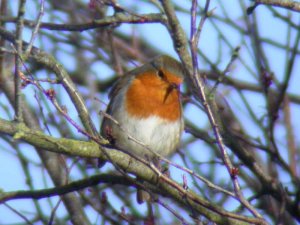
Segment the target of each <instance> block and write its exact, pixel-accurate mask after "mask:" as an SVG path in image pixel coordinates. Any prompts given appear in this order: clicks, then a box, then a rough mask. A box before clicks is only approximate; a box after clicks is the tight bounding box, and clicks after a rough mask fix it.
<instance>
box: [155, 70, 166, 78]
mask: <svg viewBox="0 0 300 225" xmlns="http://www.w3.org/2000/svg"><path fill="white" fill-rule="evenodd" d="M157 76H159V77H160V78H164V77H165V74H164V72H163V71H162V70H159V71H157Z"/></svg>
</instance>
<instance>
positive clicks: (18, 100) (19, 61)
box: [14, 0, 26, 122]
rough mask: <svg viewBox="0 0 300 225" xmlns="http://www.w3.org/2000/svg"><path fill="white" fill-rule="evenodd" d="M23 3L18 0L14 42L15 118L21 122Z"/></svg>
mask: <svg viewBox="0 0 300 225" xmlns="http://www.w3.org/2000/svg"><path fill="white" fill-rule="evenodd" d="M25 4H26V0H20V2H19V10H18V17H17V28H16V42H15V45H16V47H15V49H16V52H17V54H16V55H15V76H14V82H15V117H16V118H15V119H16V120H17V121H18V122H23V113H22V95H21V80H20V76H19V75H20V72H21V70H22V59H21V58H22V55H23V52H22V51H23V50H22V47H23V40H22V34H23V27H24V14H25Z"/></svg>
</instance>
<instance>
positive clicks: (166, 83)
mask: <svg viewBox="0 0 300 225" xmlns="http://www.w3.org/2000/svg"><path fill="white" fill-rule="evenodd" d="M184 74H185V73H184V69H183V67H182V65H181V63H180V62H179V61H177V60H175V59H174V58H172V57H171V56H168V55H160V56H157V57H155V58H154V59H152V60H151V61H150V62H148V63H146V64H144V65H142V66H140V67H138V68H135V69H133V70H131V71H130V72H128V73H127V74H125V75H123V76H122V77H120V78H119V79H118V80H117V81H116V83H115V84H114V85H113V87H112V89H111V91H110V94H109V98H110V101H109V104H108V106H107V110H106V114H107V115H109V116H110V117H112V118H113V120H115V121H117V123H118V124H116V122H114V121H113V120H112V119H111V118H109V117H107V116H104V118H103V121H102V126H101V134H102V135H103V136H104V137H105V138H107V139H108V140H109V141H110V142H111V143H112V144H113V145H115V146H116V147H117V148H120V149H122V150H124V151H127V152H129V153H130V154H134V155H135V156H138V157H141V158H143V159H146V160H150V161H153V162H156V159H157V155H160V156H162V157H169V156H171V155H172V154H174V153H175V152H176V150H177V148H178V146H179V144H180V139H181V134H182V131H183V128H184V121H183V113H182V104H181V97H180V85H181V84H182V82H183V80H184ZM120 127H121V128H122V129H120ZM129 136H131V137H133V138H134V139H135V140H133V139H132V138H129ZM137 142H139V143H137ZM140 143H143V144H142V145H141V144H140ZM144 198H146V200H144V199H143V194H140V196H139V192H138V195H137V201H138V202H139V203H142V202H144V201H148V200H147V198H149V197H144Z"/></svg>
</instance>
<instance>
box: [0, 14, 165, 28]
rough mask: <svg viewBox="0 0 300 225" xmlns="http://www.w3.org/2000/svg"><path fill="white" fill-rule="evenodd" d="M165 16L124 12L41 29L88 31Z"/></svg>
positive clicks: (160, 20) (44, 25) (7, 19)
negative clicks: (79, 22)
mask: <svg viewBox="0 0 300 225" xmlns="http://www.w3.org/2000/svg"><path fill="white" fill-rule="evenodd" d="M165 20H166V19H165V17H164V16H163V14H160V13H150V14H142V15H126V14H124V13H116V14H115V15H113V16H107V17H105V18H103V19H99V20H93V21H91V22H89V23H83V24H55V23H40V28H41V29H47V30H57V31H58V30H59V31H80V32H82V31H86V30H91V29H96V28H104V27H108V26H119V25H121V24H123V23H129V24H136V23H139V24H140V23H165ZM0 21H2V22H12V23H15V22H16V21H17V18H14V17H1V16H0ZM24 25H26V26H29V27H35V26H36V22H35V21H32V20H24Z"/></svg>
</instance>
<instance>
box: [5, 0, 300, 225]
mask: <svg viewBox="0 0 300 225" xmlns="http://www.w3.org/2000/svg"><path fill="white" fill-rule="evenodd" d="M27 2H28V7H29V8H30V7H32V6H31V5H32V1H27ZM124 2H126V3H127V4H128V5H132V7H134V4H136V1H134V0H130V1H125V0H123V1H120V4H121V5H122V3H124ZM183 2H189V1H178V3H182V7H184V8H186V9H187V10H189V7H190V6H189V5H188V4H184V3H183ZM220 2H221V3H223V6H224V7H225V8H226V10H227V12H230V17H233V18H236V23H237V25H238V26H245V24H243V20H242V18H241V15H242V11H241V8H240V7H236V3H237V2H238V1H236V0H228V1H226V0H223V1H220ZM225 2H226V4H225ZM246 2H247V6H249V5H250V1H246ZM140 4H144V3H142V2H140ZM12 8H13V7H12ZM211 8H214V13H216V14H217V15H221V14H222V9H221V7H220V5H219V1H214V0H212V1H211ZM278 11H279V12H284V11H285V10H278ZM149 12H153V7H149V5H148V4H145V7H140V13H149ZM255 12H256V15H257V18H259V31H260V32H261V34H262V36H263V37H265V38H266V39H274V40H276V41H278V42H280V43H283V44H285V43H286V35H285V34H286V33H287V27H286V26H285V25H284V23H282V21H281V20H280V19H278V18H275V17H274V16H273V15H272V13H271V12H270V11H269V10H266V7H265V6H260V7H258V8H257V9H256V11H255ZM30 14H31V13H29V15H26V18H28V19H32V18H35V17H34V16H33V15H30ZM179 16H180V17H179V19H180V22H181V24H182V25H183V27H184V29H185V31H186V32H187V34H188V35H189V28H190V18H189V17H187V16H184V15H183V14H181V15H180V14H179ZM31 17H32V18H31ZM43 19H44V21H47V19H49V17H47V15H45V17H44V18H43ZM299 19H300V16H299V15H295V14H293V21H295V22H297V23H298V22H299ZM133 27H134V29H136V33H138V34H139V35H141V36H142V37H144V38H145V39H146V40H148V41H149V42H150V43H153V45H154V46H155V47H156V48H158V49H160V50H161V51H162V52H164V53H166V54H169V55H172V56H174V57H176V54H175V52H174V50H173V47H172V44H171V39H170V36H169V34H168V32H167V30H166V29H165V28H164V27H162V26H161V25H153V24H149V25H142V26H141V25H140V26H136V25H122V26H121V27H119V28H118V29H119V30H120V31H123V32H130V33H131V32H132V29H133ZM218 27H219V28H220V29H221V30H222V31H223V32H224V34H226V36H227V37H228V40H229V42H230V45H231V46H233V48H235V47H237V46H241V50H240V56H241V58H242V59H244V60H245V61H249V58H250V57H251V55H250V54H249V51H248V48H249V40H244V39H242V37H241V36H240V35H238V31H237V30H233V29H230V28H229V27H228V26H227V25H226V24H224V25H222V26H218ZM291 36H292V38H291V40H292V41H291V47H297V46H292V44H293V43H294V41H293V40H294V39H295V32H292V33H291ZM29 37H30V32H26V31H25V38H24V39H25V40H26V39H27V40H28V38H29ZM217 39H218V34H217V32H216V30H215V27H214V24H213V23H212V22H211V21H207V22H206V23H205V25H204V28H203V32H202V34H201V38H200V45H199V49H200V51H201V52H203V53H204V54H205V55H206V56H207V57H208V58H209V59H211V60H212V61H216V60H217V59H218V58H221V65H224V69H225V67H226V65H227V63H228V61H229V60H230V58H231V55H232V50H231V49H230V48H229V47H228V46H227V45H226V44H224V43H222V45H223V47H222V49H223V51H222V52H221V53H220V52H219V51H218V48H219V46H218V45H217V43H218V41H217ZM37 43H38V40H37ZM245 43H247V44H245ZM44 45H45V46H46V45H47V44H45V43H44ZM66 48H67V46H66ZM265 48H266V50H267V51H266V53H267V57H270V58H271V60H269V61H270V62H271V63H272V65H270V67H271V68H272V69H273V70H274V71H275V72H276V77H277V78H278V79H279V80H282V79H283V74H284V70H285V67H286V62H285V58H286V55H285V54H284V52H283V51H282V50H278V49H275V48H273V47H271V46H268V45H266V46H265ZM68 51H72V49H66V52H68ZM250 52H251V51H250ZM220 54H221V56H220ZM57 57H59V58H60V59H61V60H62V61H61V63H62V64H63V65H64V66H65V67H66V68H72V66H73V65H72V64H73V62H72V60H71V59H70V58H68V54H66V57H65V55H64V54H63V53H60V55H58V56H57ZM297 60H298V61H299V59H297ZM199 65H200V66H201V68H203V69H210V68H209V67H208V66H207V64H206V63H205V62H204V60H203V59H201V58H199ZM93 66H94V67H95V69H94V70H95V72H96V71H99V68H101V71H104V72H102V74H101V75H102V76H104V77H103V78H104V79H105V78H106V76H107V77H109V76H111V75H113V74H112V71H111V70H108V69H107V68H106V70H105V69H104V70H103V68H104V67H105V66H104V65H101V64H96V65H93ZM299 66H300V63H296V67H295V68H294V73H296V72H297V71H299V69H300V68H298V67H299ZM253 68H254V65H253ZM230 76H232V77H234V78H237V79H239V80H245V81H252V82H253V83H255V82H256V79H255V77H254V76H255V75H253V74H249V72H248V71H247V70H246V69H245V68H244V67H243V66H241V63H240V62H237V63H236V64H235V66H234V68H233V70H232V72H231V73H230ZM293 79H294V80H293V81H292V82H291V85H290V86H289V89H288V92H289V93H294V94H298V93H299V90H298V89H299V82H297V81H296V76H294V78H293ZM24 92H25V93H28V94H29V95H32V96H33V93H34V92H33V91H32V89H29V88H28V89H27V88H26V90H24ZM228 97H229V98H230V102H229V104H230V106H231V107H233V108H235V109H236V108H238V109H240V110H241V112H246V109H245V108H244V106H243V104H242V102H241V99H240V97H239V96H238V95H236V94H235V93H233V94H229V96H228ZM247 97H248V99H249V101H250V103H251V106H252V107H253V110H254V112H255V113H257V114H258V115H260V114H261V115H263V114H264V112H265V108H264V105H265V102H264V100H263V99H262V98H261V96H259V95H255V94H252V93H251V94H250V93H249V95H248V96H247ZM106 101H108V100H107V99H106ZM0 103H1V104H3V105H8V104H7V101H6V99H5V98H4V96H3V94H1V93H0ZM1 110H2V109H0V115H1V118H4V119H11V118H12V117H13V113H12V112H13V110H12V108H10V109H9V110H8V111H9V112H10V113H6V112H3V111H1ZM299 114H300V108H299V106H294V107H293V108H292V117H293V118H297V115H299ZM184 115H185V117H186V118H189V119H190V120H192V121H193V122H195V123H197V124H198V125H199V127H206V126H207V119H206V117H205V115H204V114H203V112H202V111H201V110H199V109H197V108H196V107H194V106H192V105H190V106H188V107H187V108H186V110H185V112H184ZM70 116H71V117H72V118H76V116H77V115H76V114H75V113H74V111H70ZM240 116H241V119H242V121H245V123H244V124H245V126H247V128H248V130H249V132H250V133H251V134H252V135H253V136H255V135H257V134H258V133H259V129H258V127H257V126H256V125H254V124H253V123H252V122H251V121H250V119H249V116H248V115H246V114H243V113H241V115H240ZM294 121H295V124H294V128H295V130H296V131H297V133H299V132H300V118H299V119H294ZM53 135H54V136H55V131H54V132H53ZM276 135H278V136H280V137H282V138H281V139H282V140H283V142H282V145H280V146H281V149H282V150H284V146H285V145H284V144H285V142H284V135H285V132H284V130H283V129H282V128H281V129H277V132H276ZM183 138H184V139H185V138H188V136H186V135H184V137H183ZM197 144H198V143H195V144H193V145H191V146H189V148H190V151H191V152H195V153H194V154H195V155H197V157H198V158H197V159H198V160H199V161H203V162H205V161H208V160H210V154H209V149H205V146H202V150H203V151H204V152H205V153H206V154H198V151H199V146H198V145H197ZM298 144H299V143H298ZM0 146H1V149H2V151H1V157H0V165H1V170H0V177H1V179H0V189H2V190H5V191H13V190H22V189H27V188H28V187H27V184H26V181H25V180H24V179H23V178H24V174H23V169H22V167H21V165H20V163H19V161H18V160H16V152H15V151H12V150H11V149H10V148H9V146H8V145H7V143H6V142H5V141H3V140H0ZM3 149H4V151H3ZM20 149H21V150H22V154H23V155H24V157H26V158H29V159H30V160H32V161H33V162H35V163H36V168H35V165H34V164H31V165H30V173H31V176H32V181H33V184H34V187H35V188H36V189H39V188H43V187H44V186H45V184H46V186H48V187H51V186H52V182H51V180H50V179H49V177H48V175H47V174H45V173H44V172H42V171H41V170H40V167H39V166H38V164H39V162H40V161H39V159H38V156H37V154H36V153H35V151H33V148H32V147H31V146H29V145H27V144H21V148H20ZM192 154H193V153H192ZM283 156H284V158H287V155H286V154H283ZM173 160H174V161H175V162H177V161H178V160H179V157H177V156H174V157H173ZM90 173H92V171H91V172H90ZM171 173H172V174H175V176H174V177H175V179H177V180H178V181H179V182H181V179H182V177H181V175H180V174H181V172H180V171H176V170H175V169H172V171H171ZM176 174H178V176H176ZM77 175H78V173H77V172H76V170H73V171H72V174H71V176H72V177H77ZM226 176H228V175H226ZM222 178H224V174H220V179H222ZM283 180H284V174H283ZM286 182H289V180H286ZM51 201H52V202H53V204H55V203H56V202H57V201H58V198H57V197H55V198H52V199H51ZM115 201H116V202H117V201H118V200H117V199H116V200H115ZM39 203H40V204H41V205H42V206H43V207H45V208H48V207H49V206H48V200H47V199H44V200H39ZM8 204H9V205H10V206H12V207H14V208H15V209H20V210H21V211H22V212H26V211H27V210H28V209H30V208H31V207H33V205H32V204H33V203H32V201H31V200H18V201H9V202H8ZM44 211H46V210H44ZM90 211H92V210H90ZM57 213H58V215H63V214H64V213H65V210H64V208H63V206H62V205H61V206H60V208H59V210H58V211H57ZM0 215H5V217H3V216H0V224H7V223H9V224H10V223H18V222H23V220H22V219H21V218H20V217H17V216H16V214H15V213H13V212H12V211H11V210H9V209H8V208H7V207H3V206H0ZM89 215H91V216H92V217H94V220H95V221H96V220H97V218H96V216H95V215H94V214H92V213H90V214H89ZM92 221H93V220H92Z"/></svg>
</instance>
